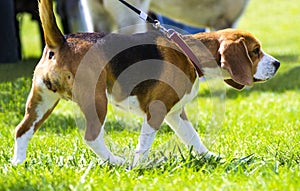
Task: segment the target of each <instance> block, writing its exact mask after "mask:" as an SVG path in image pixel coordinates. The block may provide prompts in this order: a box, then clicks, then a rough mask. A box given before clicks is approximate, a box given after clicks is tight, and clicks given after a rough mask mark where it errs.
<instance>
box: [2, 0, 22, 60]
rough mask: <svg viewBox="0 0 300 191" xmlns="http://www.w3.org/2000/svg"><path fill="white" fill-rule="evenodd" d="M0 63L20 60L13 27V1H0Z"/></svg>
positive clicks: (18, 45)
mask: <svg viewBox="0 0 300 191" xmlns="http://www.w3.org/2000/svg"><path fill="white" fill-rule="evenodd" d="M0 12H1V15H2V16H0V26H1V27H0V36H1V37H0V63H11V62H17V61H19V60H20V59H21V54H20V44H19V43H18V40H17V37H18V34H17V30H16V28H15V25H14V23H15V22H14V21H15V13H14V1H11V0H1V1H0Z"/></svg>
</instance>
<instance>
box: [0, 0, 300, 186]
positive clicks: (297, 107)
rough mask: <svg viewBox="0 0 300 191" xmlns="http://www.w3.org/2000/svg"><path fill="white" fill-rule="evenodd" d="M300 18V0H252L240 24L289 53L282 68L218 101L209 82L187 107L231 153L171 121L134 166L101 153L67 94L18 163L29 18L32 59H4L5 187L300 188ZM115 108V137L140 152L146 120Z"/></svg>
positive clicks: (0, 115) (124, 150)
mask: <svg viewBox="0 0 300 191" xmlns="http://www.w3.org/2000/svg"><path fill="white" fill-rule="evenodd" d="M271 2H272V3H271ZM299 21H300V4H299V2H298V0H290V1H280V0H274V1H268V0H251V1H250V3H249V6H248V8H247V10H246V12H245V14H244V15H243V17H242V19H241V20H240V22H239V25H238V28H240V29H244V30H248V31H250V32H252V33H253V34H255V35H256V36H257V37H258V38H259V39H260V40H261V42H262V45H263V47H264V50H265V52H268V53H269V54H271V55H273V56H274V57H276V58H278V59H279V60H280V61H281V68H280V69H279V72H278V74H277V75H276V76H275V77H274V78H273V79H271V80H269V81H268V82H266V83H263V84H257V85H255V86H254V87H252V88H247V89H245V90H243V91H241V92H239V91H236V90H233V89H230V88H227V94H226V99H225V100H224V101H223V102H220V103H218V104H216V102H213V99H212V98H211V97H210V93H209V88H208V86H207V83H206V82H204V83H203V84H201V89H200V91H199V96H198V97H197V99H195V100H194V101H193V102H192V103H191V104H189V105H188V106H187V112H188V114H189V118H190V119H191V121H192V123H193V124H194V126H195V127H196V129H197V131H198V132H199V134H200V135H201V137H203V139H204V142H205V143H206V145H208V147H209V148H210V149H211V150H212V151H214V152H216V153H220V154H222V155H224V158H225V159H226V160H225V161H221V162H219V161H213V160H205V159H203V158H202V157H201V156H199V155H195V154H194V153H193V152H192V151H190V150H188V149H186V148H185V147H184V146H183V145H182V144H181V143H180V141H179V140H178V139H177V137H176V136H175V135H174V133H173V132H172V131H171V130H170V129H169V128H168V127H167V126H166V125H163V126H162V128H161V130H160V131H159V133H158V135H157V137H156V139H155V142H154V144H153V147H152V151H151V152H150V155H149V156H150V157H149V161H148V162H147V163H146V164H144V165H141V166H139V167H137V168H135V169H133V170H127V168H126V167H127V166H126V165H124V166H112V165H109V164H107V163H106V162H103V161H98V159H97V157H96V155H95V154H94V153H93V152H92V151H91V150H89V148H88V147H87V146H86V145H85V143H84V141H83V134H84V127H82V125H80V123H78V121H80V120H75V119H80V115H79V114H78V112H77V110H78V109H77V107H76V106H75V105H74V104H72V103H71V102H67V101H62V102H60V103H59V105H58V107H57V108H56V109H55V111H54V113H53V114H52V115H51V117H50V118H49V119H48V120H47V121H46V122H45V123H44V125H43V126H42V127H41V128H40V130H39V131H38V132H37V133H36V134H35V136H34V137H33V139H32V140H31V142H30V143H29V148H28V154H27V160H26V161H25V163H23V164H21V165H19V166H12V165H11V163H10V160H11V158H12V153H13V144H14V138H13V137H14V128H15V126H16V125H17V124H18V123H19V122H20V120H22V117H23V114H24V107H25V102H26V98H27V95H28V93H29V90H30V86H31V77H32V72H33V68H34V65H35V64H36V63H37V61H38V60H37V59H36V58H37V57H38V56H39V55H40V53H41V52H40V47H39V45H38V44H37V41H38V39H37V38H36V36H37V35H35V34H37V27H36V25H34V24H32V23H29V18H28V17H25V18H24V23H25V24H24V25H23V26H24V27H23V31H22V35H23V39H22V40H23V42H26V44H27V46H26V47H24V50H23V53H24V55H25V57H24V61H22V62H20V63H18V64H0V138H1V140H2V141H1V147H0V190H300V186H299V185H300V145H299V140H300V129H299V127H300V120H299V113H300V91H299V90H300V89H299V88H300V75H299V73H300V35H299V31H300V22H299ZM223 106H225V107H226V111H225V114H224V118H223V120H222V122H223V124H222V127H218V128H211V127H210V125H211V121H212V115H213V114H214V113H217V112H218V111H217V110H218V107H223ZM216 108H217V109H216ZM109 111H110V113H109V115H108V120H107V125H106V135H105V136H106V142H107V143H108V145H109V147H110V148H111V150H112V151H113V152H114V153H116V154H117V155H123V156H126V158H127V159H128V160H130V159H131V158H132V156H133V152H134V148H135V145H136V144H137V140H138V136H139V127H140V126H141V122H142V120H141V119H140V118H137V117H135V116H134V115H128V114H126V113H124V112H120V111H118V110H116V109H114V108H113V107H111V106H110V107H109ZM204 137H205V138H204ZM208 138H210V140H211V138H213V140H214V141H213V142H211V141H210V142H209V139H208Z"/></svg>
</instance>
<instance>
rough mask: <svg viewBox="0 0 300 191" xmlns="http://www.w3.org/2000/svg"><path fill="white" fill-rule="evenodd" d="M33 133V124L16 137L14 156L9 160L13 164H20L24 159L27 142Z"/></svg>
mask: <svg viewBox="0 0 300 191" xmlns="http://www.w3.org/2000/svg"><path fill="white" fill-rule="evenodd" d="M33 133H34V125H33V127H31V128H30V129H29V130H28V131H27V132H26V133H24V134H23V135H22V136H21V137H18V138H16V140H15V149H14V156H13V159H12V161H11V162H12V164H13V165H17V164H21V163H22V162H23V161H24V160H25V159H26V150H27V146H28V142H29V140H30V139H31V137H32V136H33Z"/></svg>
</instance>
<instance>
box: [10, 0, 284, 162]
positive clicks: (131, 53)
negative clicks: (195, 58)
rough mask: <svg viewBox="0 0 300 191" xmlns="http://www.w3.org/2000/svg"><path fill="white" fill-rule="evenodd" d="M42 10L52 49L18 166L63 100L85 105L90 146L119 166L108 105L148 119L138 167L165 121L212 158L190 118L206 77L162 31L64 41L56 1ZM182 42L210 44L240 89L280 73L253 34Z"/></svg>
mask: <svg viewBox="0 0 300 191" xmlns="http://www.w3.org/2000/svg"><path fill="white" fill-rule="evenodd" d="M39 9H40V18H41V21H42V26H43V29H44V31H45V36H44V37H45V42H46V47H45V48H44V52H43V55H42V57H41V59H40V61H39V63H38V65H37V66H36V68H35V71H34V76H33V81H32V88H31V91H30V94H29V96H28V99H27V103H26V110H25V115H24V118H23V120H22V121H21V122H20V123H19V125H18V126H17V127H16V130H15V132H16V134H15V147H14V157H13V159H12V163H13V164H19V163H22V162H23V161H24V160H25V158H26V149H27V146H28V143H29V141H30V139H31V138H32V136H33V134H34V133H35V132H36V131H37V130H38V128H39V127H40V126H41V125H42V123H43V122H44V121H45V119H46V118H47V117H48V116H49V115H50V114H51V112H52V111H53V109H54V108H55V106H56V105H57V103H58V102H59V100H60V99H67V100H73V101H75V102H76V103H77V104H78V105H79V107H80V109H81V111H82V112H83V114H84V116H85V119H86V132H85V136H84V139H85V141H86V143H87V144H88V145H89V146H90V147H91V149H92V150H93V151H94V152H95V153H96V154H97V155H98V156H99V157H100V158H102V159H103V160H107V161H109V162H110V163H112V164H122V163H124V159H123V158H121V157H119V156H115V155H114V154H113V153H112V152H111V151H110V150H109V149H108V148H107V147H106V145H105V143H104V139H103V135H104V123H105V118H106V113H107V104H108V100H110V101H111V102H112V103H113V104H114V105H116V106H117V107H120V108H123V109H125V110H127V111H131V112H134V113H136V114H138V115H140V116H142V117H144V122H143V124H142V128H141V134H140V137H139V141H138V145H137V148H136V151H135V156H134V159H133V166H135V165H136V164H138V163H139V162H140V161H141V160H143V159H144V158H146V157H147V153H148V152H149V149H150V147H151V144H152V142H153V140H154V137H155V134H156V132H157V130H158V129H159V128H160V125H161V124H162V122H163V121H165V122H166V123H167V124H168V125H169V126H170V127H171V128H172V129H173V130H174V131H175V133H176V134H177V135H178V136H179V137H180V139H181V140H182V141H183V143H185V144H186V145H187V146H189V147H191V146H192V147H193V149H194V150H195V151H196V152H197V153H199V154H206V156H212V155H213V153H211V152H209V151H208V149H207V148H206V146H205V145H204V144H203V143H202V142H201V140H200V138H199V135H198V134H197V132H196V131H195V129H194V127H193V126H192V123H191V122H189V121H188V118H187V115H186V113H185V111H184V106H185V104H186V103H188V102H189V101H191V100H192V99H193V98H194V97H195V96H196V95H197V92H198V88H199V77H201V76H200V75H202V74H199V73H197V71H196V69H195V67H194V65H193V64H192V62H191V61H190V59H189V58H188V57H187V56H186V55H185V54H184V53H182V52H181V51H179V49H178V47H177V45H176V44H175V43H174V42H172V41H170V40H169V39H168V38H166V37H165V36H164V35H163V34H162V33H161V32H159V31H155V32H147V33H141V34H134V35H122V34H103V33H77V34H70V35H65V36H64V35H63V34H62V33H61V31H60V30H59V28H58V26H57V23H56V21H55V17H54V14H53V5H52V0H40V2H39ZM183 38H184V39H185V41H186V42H187V43H188V44H191V46H192V44H194V45H195V43H201V44H204V45H205V47H206V48H207V50H208V51H209V52H210V54H211V55H212V58H213V59H214V62H216V63H217V64H218V66H217V67H220V69H221V70H223V71H225V73H227V76H226V77H225V82H227V83H228V84H229V85H231V86H233V87H235V88H237V89H242V88H243V87H244V86H245V85H248V86H252V85H253V83H254V82H258V81H266V80H268V79H269V78H271V77H272V76H273V75H274V74H275V73H276V71H277V69H278V67H279V65H280V63H279V61H278V60H276V59H275V58H273V57H272V56H270V55H268V54H266V53H265V52H263V50H262V48H261V44H260V42H259V41H258V40H257V39H256V38H255V37H254V36H253V35H252V34H250V33H249V32H245V31H241V30H235V29H227V30H221V31H217V32H210V33H199V34H195V35H185V36H183Z"/></svg>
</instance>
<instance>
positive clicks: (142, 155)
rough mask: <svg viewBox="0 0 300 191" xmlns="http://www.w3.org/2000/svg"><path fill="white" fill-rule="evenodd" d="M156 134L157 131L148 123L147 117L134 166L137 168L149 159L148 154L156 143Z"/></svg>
mask: <svg viewBox="0 0 300 191" xmlns="http://www.w3.org/2000/svg"><path fill="white" fill-rule="evenodd" d="M156 132H157V130H155V129H153V128H152V127H151V126H150V125H149V124H148V123H147V118H146V117H145V120H144V123H143V125H142V129H141V134H140V138H139V142H138V145H137V147H136V151H135V155H134V159H133V164H132V166H136V165H137V164H138V163H139V162H141V161H143V160H144V159H146V158H147V156H148V153H149V151H150V147H151V145H152V143H153V141H154V138H155V135H156Z"/></svg>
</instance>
